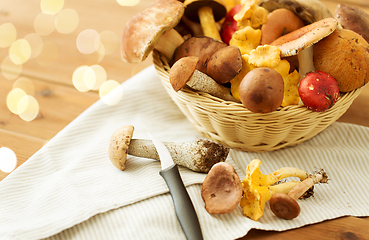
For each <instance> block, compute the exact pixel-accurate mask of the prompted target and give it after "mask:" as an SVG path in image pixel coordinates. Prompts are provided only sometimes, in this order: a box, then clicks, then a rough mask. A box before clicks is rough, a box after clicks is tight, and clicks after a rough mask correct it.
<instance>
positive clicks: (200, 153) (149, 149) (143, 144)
mask: <svg viewBox="0 0 369 240" xmlns="http://www.w3.org/2000/svg"><path fill="white" fill-rule="evenodd" d="M133 131H134V127H133V126H131V125H127V126H123V127H121V128H119V129H118V130H116V131H115V132H114V133H113V135H112V137H111V139H110V144H109V158H110V161H111V162H112V163H113V165H114V166H115V167H117V168H118V169H119V170H124V169H125V162H126V159H127V155H128V154H129V155H132V156H136V157H142V158H150V159H155V160H158V161H160V158H159V155H158V152H157V151H156V148H155V146H154V144H153V142H152V141H151V140H147V139H132V135H133ZM164 145H165V146H166V147H167V148H168V150H169V152H170V155H171V156H172V158H173V162H174V163H176V164H178V165H180V166H184V167H187V168H189V169H191V170H193V171H195V172H203V173H207V172H208V171H209V170H210V168H211V167H212V166H213V165H214V164H215V163H218V162H223V161H225V160H226V158H227V156H228V153H229V148H228V147H225V146H223V145H221V144H218V143H216V142H213V141H209V140H206V139H199V140H197V141H193V142H186V143H175V142H164Z"/></svg>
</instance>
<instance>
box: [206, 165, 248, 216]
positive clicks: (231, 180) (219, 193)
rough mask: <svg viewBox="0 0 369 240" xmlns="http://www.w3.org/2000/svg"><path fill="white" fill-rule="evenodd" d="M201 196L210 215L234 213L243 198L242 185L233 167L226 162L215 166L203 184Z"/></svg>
mask: <svg viewBox="0 0 369 240" xmlns="http://www.w3.org/2000/svg"><path fill="white" fill-rule="evenodd" d="M201 196H202V198H203V200H204V202H205V209H206V211H207V212H208V213H210V214H226V213H229V212H231V211H233V210H234V209H235V208H236V207H237V206H238V204H239V203H240V201H241V198H242V184H241V181H240V178H239V176H238V175H237V173H236V171H235V169H234V168H233V166H232V165H231V164H229V163H226V162H220V163H216V164H214V165H213V167H212V168H211V169H210V171H209V173H208V175H207V176H206V177H205V180H204V183H203V184H202V189H201Z"/></svg>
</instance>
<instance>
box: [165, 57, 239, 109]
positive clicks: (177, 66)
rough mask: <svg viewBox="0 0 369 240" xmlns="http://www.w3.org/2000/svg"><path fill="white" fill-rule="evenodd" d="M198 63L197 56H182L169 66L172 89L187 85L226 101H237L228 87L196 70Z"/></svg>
mask: <svg viewBox="0 0 369 240" xmlns="http://www.w3.org/2000/svg"><path fill="white" fill-rule="evenodd" d="M198 63H199V58H198V57H197V56H189V57H183V58H181V59H179V60H178V61H177V62H175V63H174V65H173V66H172V67H171V69H170V72H169V81H170V83H171V85H172V87H173V89H174V91H176V92H177V91H179V90H181V89H182V88H183V87H185V86H188V87H190V88H192V89H194V90H197V91H201V92H205V93H209V94H211V95H213V96H215V97H218V98H220V99H223V100H226V101H233V102H238V101H237V100H236V99H235V98H234V97H233V96H232V95H231V92H230V89H229V88H227V87H225V86H223V85H220V84H219V83H217V82H216V81H215V80H214V79H212V78H211V77H209V76H208V75H206V74H204V73H202V72H200V71H198V70H196V66H197V65H198Z"/></svg>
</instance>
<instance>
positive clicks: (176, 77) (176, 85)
mask: <svg viewBox="0 0 369 240" xmlns="http://www.w3.org/2000/svg"><path fill="white" fill-rule="evenodd" d="M198 62H199V58H198V57H197V56H189V57H183V58H181V59H179V60H178V61H177V62H175V63H174V64H173V66H172V67H171V68H170V72H169V81H170V83H171V85H172V87H173V89H174V91H176V92H177V91H179V90H181V89H182V88H183V87H184V86H185V85H186V83H187V82H188V80H190V78H191V76H192V74H193V73H194V71H195V70H196V66H197V63H198Z"/></svg>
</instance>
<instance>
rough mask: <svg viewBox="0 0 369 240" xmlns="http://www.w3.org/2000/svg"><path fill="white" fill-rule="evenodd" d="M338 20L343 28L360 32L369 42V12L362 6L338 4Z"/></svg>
mask: <svg viewBox="0 0 369 240" xmlns="http://www.w3.org/2000/svg"><path fill="white" fill-rule="evenodd" d="M335 12H336V15H337V20H338V21H339V22H340V24H341V26H342V28H343V29H349V30H352V31H354V32H356V33H358V34H360V35H361V36H362V37H363V38H364V39H365V40H366V41H367V42H369V14H368V13H366V12H364V11H363V10H362V9H361V8H358V7H355V6H347V5H345V4H338V6H337V8H336V10H335Z"/></svg>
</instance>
